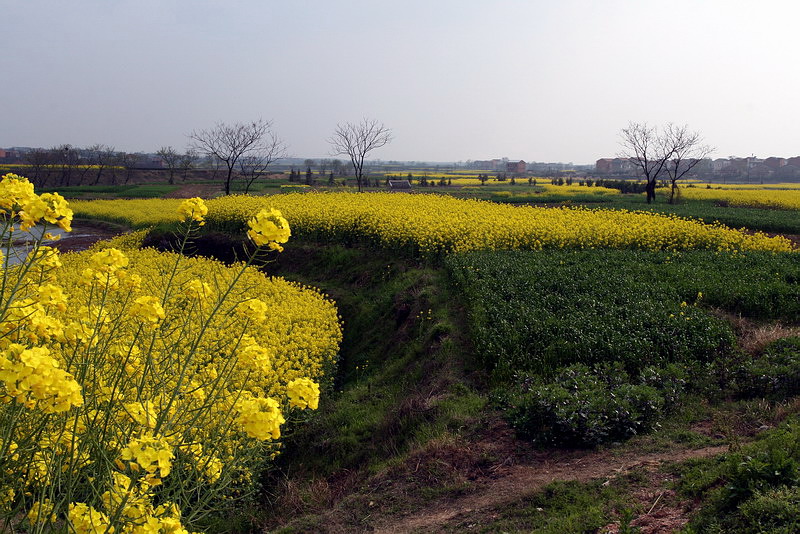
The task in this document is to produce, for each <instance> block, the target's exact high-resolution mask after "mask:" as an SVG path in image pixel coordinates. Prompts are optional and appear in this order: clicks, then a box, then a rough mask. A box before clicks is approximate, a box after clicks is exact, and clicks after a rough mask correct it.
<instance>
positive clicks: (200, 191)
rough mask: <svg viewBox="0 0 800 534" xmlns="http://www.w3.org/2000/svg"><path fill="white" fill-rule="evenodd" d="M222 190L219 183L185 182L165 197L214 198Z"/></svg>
mask: <svg viewBox="0 0 800 534" xmlns="http://www.w3.org/2000/svg"><path fill="white" fill-rule="evenodd" d="M220 191H221V189H220V186H219V184H183V185H181V187H180V188H179V189H176V190H175V191H173V192H171V193H167V194H166V195H164V198H194V197H200V198H214V197H215V196H217V195H218V194H219V192H220Z"/></svg>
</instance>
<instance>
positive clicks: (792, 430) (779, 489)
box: [679, 422, 800, 534]
mask: <svg viewBox="0 0 800 534" xmlns="http://www.w3.org/2000/svg"><path fill="white" fill-rule="evenodd" d="M798 484H800V424H798V423H797V422H791V423H789V424H786V425H784V426H782V427H781V428H779V429H776V430H774V431H772V432H770V433H768V434H767V435H766V436H765V437H764V438H763V439H762V440H760V441H758V442H756V443H754V444H752V445H750V446H748V447H746V448H745V449H743V450H741V451H740V452H736V453H731V454H728V455H726V456H724V457H721V458H717V459H712V460H704V461H699V462H694V463H692V464H690V465H689V466H688V467H687V468H686V469H685V471H684V472H683V473H681V481H680V483H679V489H680V491H681V492H682V493H683V494H685V495H687V496H690V497H694V498H701V499H702V500H703V503H704V504H703V506H702V508H701V510H700V512H699V513H698V514H697V515H696V516H695V517H694V518H693V519H692V521H691V523H690V525H689V526H688V527H687V529H686V532H689V533H695V532H697V533H699V532H732V533H733V532H736V533H763V532H770V533H776V534H777V533H789V532H797V529H798V527H799V526H800V521H799V518H800V489H799V488H798Z"/></svg>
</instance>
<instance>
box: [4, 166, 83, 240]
mask: <svg viewBox="0 0 800 534" xmlns="http://www.w3.org/2000/svg"><path fill="white" fill-rule="evenodd" d="M0 217H1V218H2V219H3V220H5V221H6V222H9V221H11V220H13V219H17V220H19V222H20V228H21V229H22V230H30V229H31V228H32V227H33V226H35V225H36V224H38V223H40V222H41V221H45V222H47V223H49V224H52V225H58V226H59V227H60V228H62V229H63V230H65V231H67V232H69V231H70V230H71V229H72V227H71V224H72V210H71V209H70V208H69V206H68V205H67V201H66V200H64V197H62V196H61V195H59V194H58V193H44V194H42V195H37V194H36V193H34V190H33V184H32V183H30V182H29V181H28V180H27V179H26V178H23V177H21V176H17V175H16V174H6V175H4V176H3V177H2V179H0Z"/></svg>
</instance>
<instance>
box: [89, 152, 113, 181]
mask: <svg viewBox="0 0 800 534" xmlns="http://www.w3.org/2000/svg"><path fill="white" fill-rule="evenodd" d="M86 150H87V152H89V162H90V164H91V165H93V166H94V167H95V168H96V169H97V174H96V175H95V178H94V185H97V184H99V183H100V178H102V176H103V169H105V168H106V167H107V166H109V165H111V164H112V162H113V158H114V154H115V152H114V147H110V146H106V145H102V144H99V143H98V144H96V145H92V146H90V147H87V148H86Z"/></svg>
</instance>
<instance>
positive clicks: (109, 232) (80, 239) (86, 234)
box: [48, 221, 126, 252]
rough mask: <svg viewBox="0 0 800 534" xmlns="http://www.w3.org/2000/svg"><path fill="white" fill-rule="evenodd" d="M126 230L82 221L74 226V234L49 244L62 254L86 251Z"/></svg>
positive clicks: (71, 233) (66, 235) (65, 235)
mask: <svg viewBox="0 0 800 534" xmlns="http://www.w3.org/2000/svg"><path fill="white" fill-rule="evenodd" d="M125 231H126V230H125V229H123V228H120V227H114V226H112V225H105V224H92V223H86V222H83V221H81V222H80V223H75V224H73V226H72V232H70V233H68V234H64V235H63V236H62V237H61V239H59V240H58V241H53V242H51V243H48V245H50V246H52V247H54V248H57V249H58V250H59V251H61V252H77V251H80V250H86V249H88V248H89V247H91V246H92V245H93V244H95V243H97V242H98V241H102V240H104V239H111V238H112V237H114V236H117V235H119V234H122V233H125Z"/></svg>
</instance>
